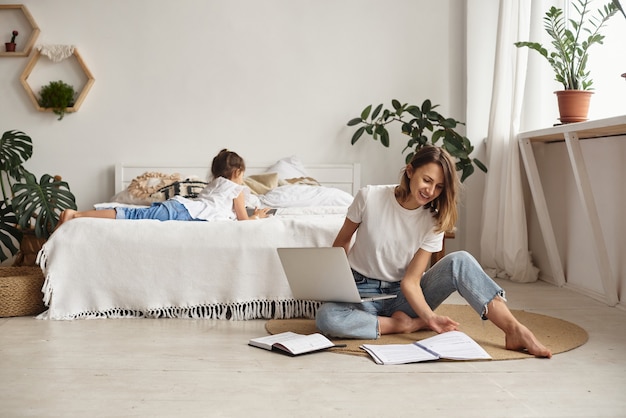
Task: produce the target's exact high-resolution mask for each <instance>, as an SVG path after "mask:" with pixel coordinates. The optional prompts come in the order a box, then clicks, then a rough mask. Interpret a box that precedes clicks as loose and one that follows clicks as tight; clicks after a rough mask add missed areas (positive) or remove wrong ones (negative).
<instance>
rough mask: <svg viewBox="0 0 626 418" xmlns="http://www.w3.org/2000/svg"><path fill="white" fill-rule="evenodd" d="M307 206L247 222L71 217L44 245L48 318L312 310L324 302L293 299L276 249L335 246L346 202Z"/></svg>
mask: <svg viewBox="0 0 626 418" xmlns="http://www.w3.org/2000/svg"><path fill="white" fill-rule="evenodd" d="M303 209H305V210H306V212H302V213H308V214H300V215H298V211H297V210H296V209H295V208H289V209H285V211H287V213H286V214H285V215H284V216H275V217H272V218H268V219H262V220H258V221H239V222H238V221H218V222H178V221H169V222H159V221H154V220H137V221H121V220H108V219H94V218H79V219H74V220H72V221H69V222H67V223H66V224H64V225H63V226H62V227H60V228H59V229H58V230H57V231H56V232H54V234H52V236H51V237H50V239H49V240H48V241H47V242H46V244H45V245H44V247H43V249H42V250H41V252H40V254H39V263H40V265H41V266H42V269H43V271H44V274H45V277H46V281H45V284H44V289H43V290H44V297H45V302H46V304H47V305H48V307H49V309H48V311H46V312H44V313H43V314H42V315H41V316H40V318H43V319H77V318H100V317H126V316H130V317H133V316H139V317H163V316H165V317H203V318H219V319H224V318H230V319H236V320H241V319H253V318H291V317H298V316H300V317H311V316H312V315H313V314H314V311H315V309H316V307H317V306H318V304H317V302H311V301H295V300H294V299H293V296H292V294H291V291H290V290H289V285H288V284H287V279H286V278H285V276H284V273H283V270H282V267H281V265H280V261H279V259H278V256H277V254H276V250H275V248H277V247H281V246H330V245H332V241H333V240H334V238H335V236H336V234H337V232H338V231H339V229H340V227H341V225H342V223H343V220H344V218H345V208H343V209H337V210H336V211H334V212H336V213H331V214H311V213H312V212H315V211H313V210H312V209H311V208H308V209H307V208H303ZM289 212H291V214H292V216H289ZM318 213H324V211H323V210H322V211H321V212H318Z"/></svg>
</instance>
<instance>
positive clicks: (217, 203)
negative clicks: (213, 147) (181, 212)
mask: <svg viewBox="0 0 626 418" xmlns="http://www.w3.org/2000/svg"><path fill="white" fill-rule="evenodd" d="M244 189H245V187H244V186H242V185H241V184H237V183H235V182H233V181H230V180H228V179H226V178H224V177H217V178H215V179H213V180H211V182H210V183H209V184H208V185H207V186H206V187H205V188H204V189H202V191H201V192H200V193H199V194H198V197H197V198H195V199H188V198H185V197H182V196H175V197H174V198H173V199H175V200H177V201H179V202H180V203H182V204H183V205H184V206H185V208H186V209H187V211H189V214H190V215H191V217H192V218H194V219H199V220H203V221H221V220H235V219H237V215H236V214H235V211H234V208H233V199H235V198H236V197H237V196H239V194H240V193H241V192H242V191H244Z"/></svg>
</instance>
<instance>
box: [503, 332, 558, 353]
mask: <svg viewBox="0 0 626 418" xmlns="http://www.w3.org/2000/svg"><path fill="white" fill-rule="evenodd" d="M505 341H506V343H505V347H506V349H507V350H526V351H528V353H529V354H532V355H534V356H535V357H547V358H551V357H552V353H551V352H550V350H548V349H547V348H546V347H545V346H544V345H543V344H541V343H540V342H539V341H538V340H537V338H536V337H535V335H534V334H533V333H532V332H531V331H530V330H529V329H528V328H526V327H525V326H524V325H522V324H518V325H517V326H515V327H513V329H512V330H511V331H510V332H508V333H506V339H505Z"/></svg>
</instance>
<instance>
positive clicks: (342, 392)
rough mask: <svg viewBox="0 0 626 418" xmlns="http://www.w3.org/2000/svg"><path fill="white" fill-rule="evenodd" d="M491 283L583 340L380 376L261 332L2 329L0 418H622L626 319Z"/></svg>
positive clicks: (194, 324)
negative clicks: (545, 354)
mask: <svg viewBox="0 0 626 418" xmlns="http://www.w3.org/2000/svg"><path fill="white" fill-rule="evenodd" d="M500 284H501V285H502V286H503V287H504V288H505V289H506V290H507V298H508V300H509V306H510V307H511V308H513V309H524V310H527V311H531V312H538V313H542V314H546V315H552V316H555V317H558V318H561V319H565V320H568V321H571V322H574V323H576V324H578V325H580V326H582V327H583V328H585V329H586V330H587V331H588V333H589V341H588V342H587V343H586V344H585V345H583V346H582V347H580V348H577V349H575V350H572V351H570V352H566V353H562V354H558V355H556V356H554V357H553V358H552V359H551V360H546V359H534V358H529V359H524V360H509V361H491V362H489V361H486V362H432V363H418V364H409V365H401V366H379V365H376V364H374V363H373V362H372V361H371V360H370V359H369V358H366V357H358V356H350V355H344V354H336V353H329V352H322V353H316V354H312V355H307V356H302V357H296V358H290V357H286V356H282V355H279V354H276V353H271V352H268V351H265V350H261V349H257V348H253V347H249V346H248V345H247V341H248V340H249V339H250V338H252V337H257V336H260V335H265V330H264V321H262V320H255V321H242V322H233V321H213V320H176V319H164V320H153V319H135V320H121V319H106V320H77V321H43V320H37V319H34V318H30V317H21V318H2V319H0V416H1V417H11V418H13V417H240V416H241V417H243V416H245V417H269V416H272V417H329V416H338V417H377V418H380V417H391V416H399V417H405V416H406V417H416V416H419V417H439V416H445V417H457V416H458V417H481V418H482V417H624V416H626V311H624V310H622V309H619V308H610V307H607V306H606V305H604V304H602V303H601V302H598V301H595V300H593V299H591V298H588V297H586V296H583V295H580V294H578V293H574V292H572V291H570V290H567V289H564V288H557V287H554V286H552V285H550V284H547V283H545V282H537V283H532V284H517V283H512V282H508V281H500ZM448 302H450V303H462V300H461V299H459V298H458V296H453V297H452V298H451V299H450V300H449V301H448Z"/></svg>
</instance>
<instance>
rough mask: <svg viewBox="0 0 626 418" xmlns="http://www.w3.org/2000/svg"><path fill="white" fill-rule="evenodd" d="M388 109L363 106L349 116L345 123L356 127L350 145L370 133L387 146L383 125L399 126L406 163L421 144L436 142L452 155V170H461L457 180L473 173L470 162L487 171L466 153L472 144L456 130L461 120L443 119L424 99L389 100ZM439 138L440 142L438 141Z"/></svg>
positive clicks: (386, 133)
mask: <svg viewBox="0 0 626 418" xmlns="http://www.w3.org/2000/svg"><path fill="white" fill-rule="evenodd" d="M391 106H392V108H390V109H385V108H383V105H382V104H379V105H378V106H376V108H374V111H372V105H369V106H367V107H366V108H365V109H363V111H362V112H361V114H360V115H359V117H356V118H353V119H350V121H348V126H359V127H358V128H357V129H356V131H354V134H353V135H352V145H354V144H355V143H356V141H358V139H359V138H360V137H361V136H363V134H367V135H370V136H371V137H372V138H373V139H374V140H380V143H381V144H382V145H383V146H385V147H389V131H388V129H387V125H389V124H391V123H396V124H399V125H400V129H401V132H402V133H403V134H405V135H407V136H408V137H409V139H408V140H407V144H406V147H404V149H403V150H402V152H407V155H406V158H405V160H406V163H407V164H408V163H409V161H411V158H413V154H414V153H415V152H417V151H418V150H419V149H420V148H422V147H423V146H424V145H427V144H431V145H440V146H441V147H442V148H444V149H445V150H446V151H448V152H449V153H450V155H452V156H453V157H455V158H456V169H457V171H460V172H461V181H464V180H465V179H467V178H468V177H469V176H470V175H472V173H474V165H476V167H478V168H479V169H481V170H482V171H484V172H485V173H486V172H487V167H486V166H485V164H483V163H482V162H481V161H480V160H478V159H477V158H472V157H471V156H470V154H471V153H472V151H474V147H473V145H472V143H471V142H470V140H469V139H468V138H467V137H466V136H464V135H462V134H460V133H459V132H457V130H456V127H457V125H463V123H462V122H459V121H458V120H455V119H452V118H446V117H444V116H443V115H441V114H440V113H439V112H437V111H436V110H435V108H437V107H438V106H439V105H433V104H432V103H431V101H430V100H425V101H424V102H423V103H422V106H417V105H409V104H407V103H404V104H401V103H400V102H399V101H398V100H395V99H394V100H392V101H391ZM440 140H441V144H439V141H440Z"/></svg>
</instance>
